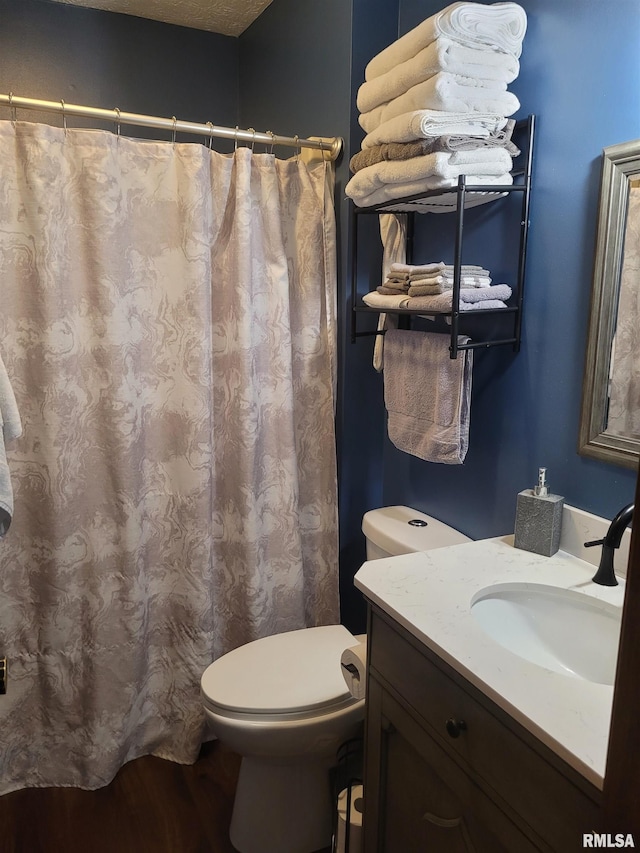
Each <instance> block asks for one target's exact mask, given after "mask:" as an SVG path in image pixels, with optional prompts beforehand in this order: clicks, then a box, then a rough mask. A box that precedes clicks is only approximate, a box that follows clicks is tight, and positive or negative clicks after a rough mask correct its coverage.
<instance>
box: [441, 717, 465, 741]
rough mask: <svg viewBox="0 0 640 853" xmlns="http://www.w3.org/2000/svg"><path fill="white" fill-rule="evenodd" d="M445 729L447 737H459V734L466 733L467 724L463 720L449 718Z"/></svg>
mask: <svg viewBox="0 0 640 853" xmlns="http://www.w3.org/2000/svg"><path fill="white" fill-rule="evenodd" d="M445 728H446V729H447V734H448V735H449V737H460V733H461V732H466V730H467V724H466V723H465V721H464V720H456V718H455V717H449V719H448V720H447V722H446V723H445Z"/></svg>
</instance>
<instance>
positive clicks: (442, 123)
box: [362, 109, 509, 151]
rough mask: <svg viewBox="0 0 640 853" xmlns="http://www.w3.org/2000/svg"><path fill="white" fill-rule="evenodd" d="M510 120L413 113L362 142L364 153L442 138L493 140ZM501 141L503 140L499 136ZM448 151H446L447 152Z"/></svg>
mask: <svg viewBox="0 0 640 853" xmlns="http://www.w3.org/2000/svg"><path fill="white" fill-rule="evenodd" d="M508 121H509V119H507V117H506V116H501V115H497V114H495V113H479V112H473V113H470V112H469V111H468V110H463V111H462V112H451V111H450V110H425V109H419V110H410V111H409V112H406V113H403V114H402V115H398V116H394V118H391V119H389V120H388V121H385V122H384V123H383V124H381V125H380V127H377V128H376V129H375V130H373V131H371V133H368V134H367V135H366V136H365V138H364V139H363V140H362V150H363V151H364V150H365V149H366V148H372V147H373V146H374V145H381V144H382V143H384V142H412V141H415V140H416V139H432V138H434V137H439V136H467V137H473V138H476V139H490V138H491V137H492V136H495V135H498V134H500V133H502V132H503V131H504V130H505V129H506V128H507V126H508V125H507V123H508ZM498 138H500V137H499V136H498ZM443 150H444V149H443Z"/></svg>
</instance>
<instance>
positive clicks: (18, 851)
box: [0, 741, 330, 853]
mask: <svg viewBox="0 0 640 853" xmlns="http://www.w3.org/2000/svg"><path fill="white" fill-rule="evenodd" d="M239 769H240V758H239V756H237V755H236V754H235V753H233V752H231V751H230V750H228V749H226V747H224V746H222V744H221V743H220V742H219V741H212V742H210V743H206V744H204V746H203V747H202V751H201V753H200V757H199V758H198V760H197V761H196V763H195V764H193V765H191V766H185V765H182V764H174V763H173V762H172V761H163V760H162V759H161V758H155V757H153V756H150V755H149V756H145V757H144V758H138V759H136V760H135V761H130V762H129V763H128V764H125V766H124V767H123V768H122V769H121V770H120V772H119V773H118V775H117V776H116V778H115V779H114V780H113V782H111V784H110V785H107V786H105V787H104V788H99V789H98V790H96V791H82V790H80V789H79V788H29V789H25V790H23V791H14V792H13V793H11V794H5V795H4V796H2V797H0V853H235V848H234V847H233V846H232V844H231V842H230V841H229V823H230V821H231V810H232V807H233V797H234V793H235V789H236V783H237V780H238V771H239ZM265 853H268V846H267V847H265ZM319 853H330V851H329V849H328V848H327V850H325V851H319Z"/></svg>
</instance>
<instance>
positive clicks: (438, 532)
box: [362, 506, 472, 560]
mask: <svg viewBox="0 0 640 853" xmlns="http://www.w3.org/2000/svg"><path fill="white" fill-rule="evenodd" d="M362 532H363V533H364V535H365V537H366V541H367V560H379V559H380V558H381V557H396V556H398V555H399V554H411V553H413V552H414V551H431V550H432V549H434V548H444V547H445V546H447V545H460V544H461V543H463V542H471V541H472V540H471V539H469V537H468V536H465V535H464V534H463V533H460V532H459V531H458V530H455V529H454V528H453V527H449V525H448V524H443V523H442V522H441V521H438V519H437V518H433V516H431V515H425V514H424V513H423V512H419V511H418V510H417V509H411V507H408V506H385V507H381V508H380V509H371V510H369V512H366V513H365V514H364V517H363V519H362Z"/></svg>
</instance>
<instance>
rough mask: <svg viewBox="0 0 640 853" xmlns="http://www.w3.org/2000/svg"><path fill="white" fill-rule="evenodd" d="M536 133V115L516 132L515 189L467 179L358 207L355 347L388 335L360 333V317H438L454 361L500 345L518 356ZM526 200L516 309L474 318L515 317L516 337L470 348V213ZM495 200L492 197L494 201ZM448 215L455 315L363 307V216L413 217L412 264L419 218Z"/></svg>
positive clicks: (514, 298) (474, 343)
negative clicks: (462, 305)
mask: <svg viewBox="0 0 640 853" xmlns="http://www.w3.org/2000/svg"><path fill="white" fill-rule="evenodd" d="M534 131H535V116H533V115H530V116H528V118H526V119H522V120H521V121H519V122H517V123H516V127H515V130H514V139H515V140H516V142H517V144H518V146H519V147H520V150H521V154H520V158H519V159H520V160H521V161H522V162H523V165H522V167H521V168H519V169H516V170H514V171H513V172H512V175H513V184H509V185H504V186H502V185H495V184H486V185H484V184H483V185H481V184H467V182H466V177H465V176H464V175H461V176H460V178H459V179H458V185H457V187H456V188H455V189H451V190H446V191H444V192H443V191H442V190H432V191H430V192H425V193H420V194H418V195H413V196H407V197H405V198H401V199H393V200H391V201H387V202H385V203H384V204H381V205H376V206H375V207H357V206H356V205H354V204H353V203H352V205H351V208H352V217H353V219H352V226H353V228H352V235H353V244H352V245H353V258H354V261H353V264H352V268H351V341H352V343H355V341H356V339H357V338H359V337H370V336H373V335H380V334H384V332H383V331H358V327H357V318H358V315H359V314H365V313H369V314H397V315H398V316H400V317H404V318H407V319H406V320H405V322H407V321H409V322H410V319H409V318H411V317H416V316H423V317H424V316H429V317H434V318H439V317H442V318H449V319H448V320H447V322H450V324H451V329H450V331H449V330H448V332H447V333H448V334H450V336H451V343H450V346H449V353H450V356H451V358H457V355H458V352H459V351H460V350H466V349H477V348H488V347H495V346H505V345H511V346H512V347H513V350H514V352H518V351H519V349H520V338H521V332H522V310H523V305H524V284H525V265H526V254H527V238H528V233H529V203H530V196H531V169H532V162H533V139H534ZM514 193H517V194H520V195H521V208H520V239H519V246H518V265H517V273H516V279H515V287H514V288H513V295H512V301H514V303H515V304H513V305H509V306H507V307H506V308H490V309H478V310H474V311H472V312H469V313H470V314H473V317H474V318H480V317H486V316H488V315H511V316H512V320H513V332H512V334H511V335H510V336H509V337H506V338H496V339H490V340H470V341H468V342H467V343H464V344H461V343H459V342H458V336H459V334H460V320H461V315H462V316H463V317H464V315H465V314H466V312H464V311H462V312H461V311H460V310H459V307H458V306H459V300H460V269H461V266H462V248H463V237H464V223H465V211H466V210H467V209H469V208H471V207H475V206H477V205H478V204H486V203H487V202H488V201H489V200H491V201H494V200H496V199H500V198H505V197H507V196H509V195H511V194H514ZM479 194H481V195H482V196H483V197H484V198H483V200H482V201H479V200H478V195H479ZM488 197H491V198H488ZM443 210H448V211H452V212H455V223H456V225H455V246H454V258H453V266H454V278H453V291H452V310H451V311H433V312H429V311H424V310H422V309H413V308H374V307H371V306H368V305H364V304H362V303H361V302H359V297H358V293H357V290H358V288H357V283H358V276H357V266H358V264H357V259H358V222H359V218H360V216H363V215H365V216H366V215H370V214H375V215H380V214H382V213H407V214H408V237H407V261H408V263H411V245H412V242H413V240H412V234H413V227H414V215H415V214H416V213H419V214H421V215H423V214H427V213H433V212H435V211H437V215H441V214H442V211H443Z"/></svg>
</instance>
